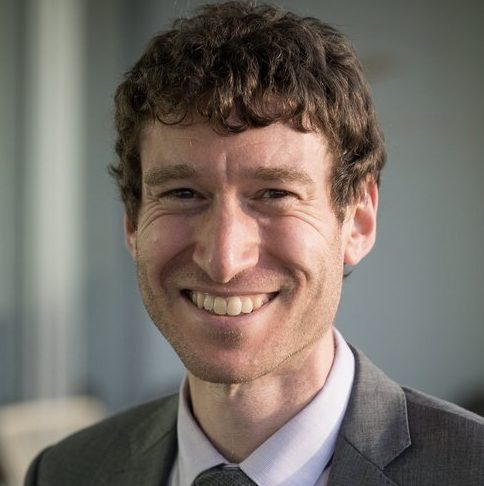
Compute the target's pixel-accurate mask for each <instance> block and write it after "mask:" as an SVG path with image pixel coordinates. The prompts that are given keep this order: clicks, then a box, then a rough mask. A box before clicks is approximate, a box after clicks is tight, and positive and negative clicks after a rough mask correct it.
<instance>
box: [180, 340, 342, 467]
mask: <svg viewBox="0 0 484 486" xmlns="http://www.w3.org/2000/svg"><path fill="white" fill-rule="evenodd" d="M333 359H334V337H333V333H332V332H331V331H330V332H327V333H326V334H325V335H324V336H323V337H322V338H321V339H320V340H319V341H317V342H316V343H315V344H313V346H312V347H311V348H310V349H305V350H303V351H301V352H300V353H298V354H297V355H295V356H293V357H291V359H289V360H287V361H286V362H284V364H283V365H281V366H279V368H278V369H277V370H274V371H273V372H271V373H269V374H267V375H265V376H262V377H260V378H257V379H255V380H253V381H250V382H248V383H237V384H219V383H209V382H206V381H203V380H200V379H199V378H197V377H195V376H194V375H193V374H191V373H189V374H188V383H189V388H190V397H191V402H192V409H193V414H194V417H195V419H196V420H197V421H198V424H199V425H200V427H201V429H202V430H203V431H204V433H205V435H206V436H207V437H208V438H209V439H210V441H211V442H212V444H213V445H214V446H215V448H216V449H217V450H218V451H219V452H220V453H221V454H223V455H224V457H226V458H227V459H228V460H229V461H231V462H234V463H240V462H242V461H243V460H244V459H245V458H247V457H248V456H249V455H250V454H251V453H252V452H253V451H254V450H255V449H257V447H259V446H260V445H261V444H262V443H263V442H265V441H266V440H267V439H268V438H269V437H270V436H271V435H272V434H273V433H274V432H276V431H277V430H278V429H280V428H281V427H282V426H283V425H284V424H285V423H286V422H288V421H289V420H290V419H291V418H292V417H294V416H295V415H297V413H299V412H300V411H301V410H302V409H303V408H304V407H305V406H306V405H307V404H308V403H309V402H310V401H311V400H312V399H313V398H314V396H315V395H316V394H317V393H318V392H319V391H320V390H321V388H322V387H323V386H324V383H325V382H326V379H327V377H328V374H329V372H330V370H331V366H332V364H333Z"/></svg>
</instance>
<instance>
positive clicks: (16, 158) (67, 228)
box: [0, 0, 484, 484]
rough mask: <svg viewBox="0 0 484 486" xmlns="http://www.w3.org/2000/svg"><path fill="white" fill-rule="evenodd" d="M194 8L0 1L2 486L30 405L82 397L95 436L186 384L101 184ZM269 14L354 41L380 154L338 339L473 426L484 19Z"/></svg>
mask: <svg viewBox="0 0 484 486" xmlns="http://www.w3.org/2000/svg"><path fill="white" fill-rule="evenodd" d="M201 3H204V2H199V1H194V0H192V1H190V0H173V1H161V0H158V1H154V0H137V1H136V2H134V1H130V0H117V1H115V0H0V154H1V159H0V248H1V253H0V467H3V469H4V477H5V478H6V479H4V481H6V482H9V484H14V483H15V479H12V478H13V477H14V476H13V475H10V476H9V473H8V471H7V470H8V469H9V462H8V461H9V460H10V459H7V460H4V464H3V465H2V464H1V454H2V440H3V443H6V442H5V441H6V440H8V437H10V436H11V432H9V430H10V429H9V427H10V426H11V424H12V423H13V422H14V421H15V420H17V421H19V422H23V423H24V424H25V423H26V421H25V416H28V417H33V416H34V412H33V411H32V410H35V405H36V404H37V403H38V402H37V401H35V402H33V403H32V400H38V399H44V400H51V399H57V400H55V401H54V402H50V401H48V402H44V403H47V404H52V403H57V404H59V403H61V402H62V401H61V400H59V398H60V399H62V397H77V396H82V397H91V398H94V399H95V400H96V401H95V402H94V403H93V404H92V407H91V408H89V407H88V408H89V410H90V411H91V415H89V414H86V417H87V418H86V420H87V421H89V420H94V419H96V417H98V416H101V415H102V414H103V413H108V414H109V413H113V412H115V411H117V410H120V409H122V408H124V407H127V406H129V405H133V404H135V403H138V402H141V401H144V400H147V399H150V398H153V397H157V396H160V395H163V394H166V393H169V392H172V391H175V390H176V389H177V387H178V383H179V381H180V378H181V376H182V374H183V368H182V366H181V364H180V363H179V361H178V359H177V358H176V356H175V354H174V353H173V351H171V349H170V348H169V346H168V345H167V344H166V343H165V341H164V339H163V338H162V337H161V336H160V335H159V334H158V332H157V331H156V330H155V328H154V326H153V325H152V324H151V323H150V321H149V318H148V317H147V315H146V313H145V311H144V308H143V306H142V304H141V300H140V297H139V293H138V290H137V285H136V280H135V272H134V267H133V264H132V262H131V260H130V257H129V256H128V253H127V252H126V250H125V248H124V243H123V232H122V215H123V208H122V206H121V203H120V201H119V198H118V195H117V192H116V188H115V186H114V184H113V182H112V181H111V180H110V178H109V176H108V175H107V172H106V166H107V165H108V164H109V163H110V162H112V161H113V160H114V152H113V140H114V132H113V128H112V112H113V105H112V97H113V94H114V91H115V88H116V86H117V84H118V83H119V82H120V80H121V78H122V75H123V73H124V72H125V71H126V70H127V69H128V68H129V67H130V66H131V65H132V64H133V63H134V62H135V61H136V59H137V58H138V57H139V55H140V53H141V51H142V49H143V47H144V46H145V44H146V43H147V41H148V40H149V39H150V37H151V36H152V35H153V34H154V33H155V32H158V31H160V30H163V29H164V28H166V27H168V26H169V24H170V23H171V21H172V20H173V19H174V18H176V17H178V16H180V15H188V14H190V13H191V12H193V9H194V8H195V7H196V6H197V5H200V4H201ZM275 3H279V4H281V5H283V6H285V7H287V8H288V9H291V10H294V11H296V12H297V13H299V14H302V15H311V16H315V17H319V18H320V19H322V20H324V21H326V22H329V23H332V24H333V25H335V26H336V27H338V28H339V29H341V30H342V31H344V32H345V33H347V34H348V35H349V36H350V37H351V38H352V40H353V42H354V45H355V47H356V50H357V51H358V53H359V55H360V58H361V60H362V62H363V64H364V67H365V71H366V73H367V76H368V78H369V80H370V84H371V86H372V90H373V94H374V99H375V103H376V106H377V111H378V114H379V119H380V122H381V126H382V129H383V131H384V133H385V137H386V140H387V147H388V165H387V167H386V169H385V171H384V175H383V180H382V187H381V200H380V201H381V203H380V214H379V238H378V242H377V245H376V248H375V249H374V251H373V253H372V254H371V255H370V256H369V257H368V258H367V259H366V260H365V261H364V262H363V263H362V264H361V265H360V266H359V267H358V268H357V269H355V271H354V272H353V274H352V275H351V276H350V277H349V278H348V279H347V280H346V282H345V284H344V295H343V300H342V305H341V309H340V312H339V315H338V319H337V324H338V327H339V328H340V330H341V331H342V333H343V334H344V336H345V337H346V338H347V340H349V341H350V342H351V343H353V344H354V345H356V346H357V347H359V348H360V349H362V350H363V351H364V352H365V353H366V354H367V355H369V356H370V357H371V359H372V360H373V361H374V362H375V363H376V364H377V365H378V366H380V367H381V368H383V369H384V370H385V371H386V372H387V374H389V375H390V376H391V377H392V378H394V379H395V380H397V381H398V382H400V383H402V384H406V385H409V386H412V387H416V388H419V389H422V390H425V391H427V392H429V393H431V394H433V395H437V396H439V397H442V398H445V399H448V400H451V401H454V402H457V403H459V404H461V405H463V406H466V407H468V408H473V409H474V410H475V411H477V412H479V413H484V412H483V411H482V408H480V409H479V400H482V396H483V395H484V350H483V349H484V291H483V288H484V285H483V284H484V262H483V258H482V252H483V241H484V212H483V210H482V208H483V206H484V191H483V188H482V185H483V181H484V160H483V150H482V144H483V139H484V130H483V128H484V91H483V86H484V3H483V2H481V1H480V0H461V1H460V2H453V1H441V0H422V1H416V0H406V1H396V0H394V1H391V0H372V1H361V0H334V1H329V0H317V1H316V0H287V1H284V2H275ZM480 397H481V398H480ZM20 402H24V405H25V406H33V407H34V408H33V409H31V408H24V409H21V408H19V407H20V405H18V404H19V403H20ZM480 406H481V407H482V403H481V405H480ZM52 407H54V405H49V406H48V407H47V408H48V410H51V411H52V410H54V409H55V408H52ZM81 409H82V407H81ZM2 410H3V416H2ZM18 410H23V412H19V413H20V415H15V414H16V413H17V411H18ZM22 413H24V414H27V415H22ZM56 413H60V412H56ZM12 414H13V415H12ZM57 416H58V417H59V416H60V415H57ZM2 417H3V422H2ZM19 417H24V418H19ZM47 421H48V420H47V419H45V420H44V422H45V423H47ZM81 422H82V421H81ZM66 430H67V429H66ZM14 432H15V431H14ZM2 434H3V435H2ZM9 434H10V435H9ZM2 437H3V439H2ZM5 437H7V439H5ZM27 442H28V443H33V441H27ZM41 442H42V441H41V440H39V444H41ZM44 442H45V440H44ZM9 449H10V448H9ZM3 450H5V446H4V449H3ZM26 454H27V453H26ZM24 455H25V454H24ZM27 455H28V454H27Z"/></svg>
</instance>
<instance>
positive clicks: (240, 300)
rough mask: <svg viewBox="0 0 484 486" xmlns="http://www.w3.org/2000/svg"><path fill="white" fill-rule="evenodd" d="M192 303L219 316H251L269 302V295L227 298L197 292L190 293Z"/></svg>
mask: <svg viewBox="0 0 484 486" xmlns="http://www.w3.org/2000/svg"><path fill="white" fill-rule="evenodd" d="M190 298H191V300H192V302H193V303H194V304H195V305H196V306H197V307H198V308H199V309H205V310H207V311H209V312H213V313H215V314H218V315H221V316H223V315H229V316H238V315H240V314H249V313H250V312H252V311H254V310H257V309H259V307H262V306H263V305H264V304H265V303H266V302H268V301H269V295H268V294H260V295H251V296H248V295H243V296H240V297H239V296H236V295H234V296H230V297H227V298H224V297H219V296H215V295H210V294H207V293H204V292H197V291H195V290H193V291H191V292H190Z"/></svg>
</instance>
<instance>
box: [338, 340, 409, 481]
mask: <svg viewBox="0 0 484 486" xmlns="http://www.w3.org/2000/svg"><path fill="white" fill-rule="evenodd" d="M352 351H353V354H354V355H355V365H356V369H355V381H354V384H353V391H352V394H351V397H350V402H349V404H348V409H347V411H346V415H345V418H344V420H343V424H342V427H341V432H340V435H339V437H338V441H337V443H336V449H335V453H334V457H333V462H332V465H331V473H330V476H329V480H328V486H339V485H347V484H359V485H372V486H380V485H381V486H390V485H395V483H394V482H393V481H392V480H391V479H389V478H388V477H387V476H386V475H385V474H384V468H385V467H386V466H387V465H388V464H389V463H390V462H392V461H393V460H394V459H395V458H396V457H398V456H399V455H400V454H401V453H402V452H403V451H404V450H405V449H407V448H408V447H409V446H410V443H411V441H410V432H409V428H408V420H407V404H406V399H405V394H404V392H403V390H402V389H401V387H400V386H399V385H397V384H396V383H395V382H393V381H392V380H390V379H389V378H388V377H387V376H386V375H385V374H384V373H383V372H382V371H380V370H379V369H378V368H377V367H376V366H374V365H373V364H372V363H371V362H370V361H369V360H368V359H367V358H366V357H365V356H364V355H363V354H362V353H361V352H359V351H358V350H356V349H354V348H352Z"/></svg>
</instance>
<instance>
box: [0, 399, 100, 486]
mask: <svg viewBox="0 0 484 486" xmlns="http://www.w3.org/2000/svg"><path fill="white" fill-rule="evenodd" d="M105 415H106V412H105V408H104V406H103V405H102V404H101V403H100V402H99V401H98V400H96V399H94V398H90V397H82V396H78V397H65V398H55V399H46V400H36V401H31V402H21V403H17V404H12V405H8V406H5V407H1V408H0V468H1V469H2V471H3V474H4V476H5V480H6V481H7V483H6V484H7V485H8V486H21V485H22V484H23V479H24V476H25V473H26V472H27V468H28V466H29V464H30V462H31V461H32V459H33V458H34V457H35V456H36V455H37V454H38V453H39V452H40V451H41V450H42V449H43V448H45V447H47V446H48V445H51V444H53V443H55V442H58V441H59V440H60V439H62V438H64V437H66V436H67V435H69V434H72V433H73V432H75V431H77V430H79V429H82V428H83V427H86V426H88V425H91V424H93V423H95V422H98V421H99V420H101V419H102V418H104V417H105Z"/></svg>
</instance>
